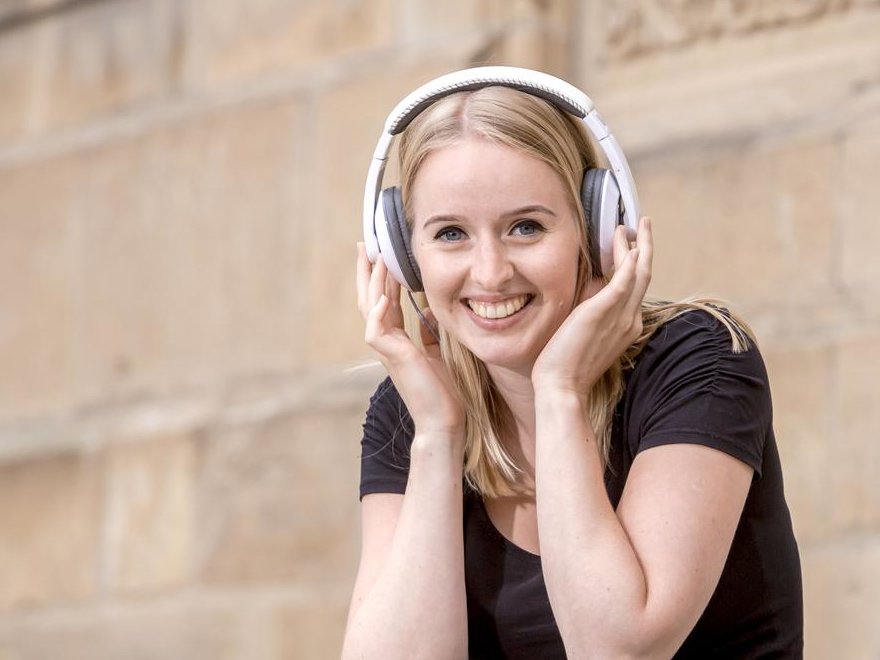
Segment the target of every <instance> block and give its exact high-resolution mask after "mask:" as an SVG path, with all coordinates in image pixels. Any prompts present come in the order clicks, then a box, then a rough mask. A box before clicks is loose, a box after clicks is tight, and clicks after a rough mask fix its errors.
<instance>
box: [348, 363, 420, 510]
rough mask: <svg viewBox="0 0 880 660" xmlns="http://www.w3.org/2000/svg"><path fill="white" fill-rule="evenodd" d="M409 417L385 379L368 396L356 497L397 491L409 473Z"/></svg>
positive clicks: (392, 387)
mask: <svg viewBox="0 0 880 660" xmlns="http://www.w3.org/2000/svg"><path fill="white" fill-rule="evenodd" d="M413 435H414V427H413V422H412V418H411V417H410V415H409V411H407V409H406V406H405V405H404V403H403V400H402V399H401V398H400V395H399V394H398V393H397V389H396V388H395V387H394V383H392V382H391V379H390V378H386V379H385V380H384V381H382V382H381V383H380V384H379V387H378V388H376V391H375V392H374V393H373V396H372V397H370V407H369V409H368V410H367V415H366V419H365V421H364V435H363V438H362V439H361V487H360V496H361V497H362V498H363V496H364V495H368V494H370V493H401V494H403V493H404V491H405V490H406V482H407V478H408V476H409V455H410V447H411V445H412V441H413Z"/></svg>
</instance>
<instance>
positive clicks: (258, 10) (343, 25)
mask: <svg viewBox="0 0 880 660" xmlns="http://www.w3.org/2000/svg"><path fill="white" fill-rule="evenodd" d="M395 4H396V3H394V2H392V0H371V1H367V0H354V1H352V2H323V1H321V0H304V1H301V2H296V3H290V2H286V1H285V0H258V1H254V2H247V3H242V2H226V3H217V2H212V1H211V0H194V1H193V2H189V3H187V4H186V9H185V10H184V11H185V19H184V20H185V21H186V34H187V44H186V53H185V71H186V79H187V84H188V85H189V86H192V87H202V86H215V85H223V84H229V83H232V82H233V81H241V80H247V79H253V78H256V77H260V76H267V75H269V76H273V75H284V76H288V75H306V74H308V73H310V72H313V71H314V70H315V69H316V68H317V67H322V66H326V65H330V64H333V65H338V64H339V63H341V62H346V61H352V60H353V58H355V57H358V58H363V57H365V56H368V55H370V54H373V53H377V52H379V51H381V50H382V49H386V48H389V47H390V46H391V45H392V44H393V43H394V41H395V31H394V28H395V18H394V15H393V12H394V7H395Z"/></svg>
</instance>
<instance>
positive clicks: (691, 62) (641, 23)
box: [574, 2, 880, 154]
mask: <svg viewBox="0 0 880 660" xmlns="http://www.w3.org/2000/svg"><path fill="white" fill-rule="evenodd" d="M627 4H629V3H627ZM640 4H642V5H643V6H642V8H640V9H639V10H637V11H636V12H635V13H636V15H635V16H628V17H626V16H621V15H620V14H621V13H622V12H628V11H629V9H630V8H629V7H627V8H626V9H622V10H621V9H618V8H615V9H614V10H605V8H604V7H603V6H602V5H601V3H587V5H588V6H587V7H586V8H585V10H584V11H583V12H581V15H580V16H581V34H583V35H584V38H582V39H580V40H578V41H577V42H575V44H574V46H575V53H576V54H575V55H574V60H575V61H576V62H582V63H584V64H583V76H584V79H585V81H586V82H585V84H586V83H587V82H588V83H589V88H590V90H591V93H592V95H593V99H594V100H595V101H596V102H597V103H598V105H599V108H600V110H601V111H602V112H603V115H604V116H605V117H606V119H607V120H608V121H610V122H612V123H611V125H612V126H613V127H615V131H616V132H617V137H618V139H619V140H620V141H621V143H622V144H623V146H624V148H627V149H629V150H630V151H631V153H633V154H635V153H636V152H640V153H657V152H658V151H661V150H666V149H668V148H670V147H671V148H678V147H680V146H685V147H688V148H690V147H697V148H699V147H702V146H709V147H712V146H723V145H724V144H725V143H727V142H729V141H730V140H738V139H742V138H747V139H750V138H752V137H754V136H767V135H781V136H783V137H785V136H788V135H791V131H792V129H797V128H803V127H806V126H815V127H824V128H826V129H831V130H834V129H835V128H837V129H838V130H839V129H841V128H843V127H845V125H846V123H847V120H848V118H849V117H852V116H853V115H852V114H850V112H851V111H852V110H855V109H856V108H857V107H858V106H859V105H861V104H863V103H865V102H866V101H868V103H867V104H866V105H867V106H870V104H871V102H872V101H871V100H870V99H871V92H870V90H871V86H870V85H869V84H866V83H865V81H868V80H873V79H874V78H875V76H876V67H875V63H876V61H877V59H878V53H880V44H878V42H877V39H876V38H875V35H876V32H877V28H878V25H880V13H878V12H877V11H876V9H875V8H871V9H865V10H864V11H841V12H834V13H829V15H827V16H824V17H822V18H821V20H812V21H807V22H792V23H790V24H787V25H786V24H785V23H784V22H783V23H782V24H780V25H766V26H763V27H762V29H756V30H754V31H746V32H744V33H739V34H737V35H736V36H730V35H727V36H722V35H723V34H724V30H725V29H726V28H729V27H730V26H731V24H732V23H734V22H735V21H734V20H733V15H730V16H728V17H727V19H724V20H723V21H721V23H720V24H717V25H716V26H714V27H712V26H711V25H704V26H702V27H703V28H707V29H708V32H704V33H703V34H698V35H696V36H695V38H686V39H683V40H681V41H680V42H679V43H675V42H676V40H677V38H676V37H673V38H672V39H671V40H669V41H667V43H665V44H661V45H660V47H659V48H653V47H652V46H651V44H650V40H651V39H650V35H657V34H665V35H668V36H673V35H677V34H680V31H683V32H685V33H686V32H687V31H689V30H690V29H691V28H692V27H696V28H697V31H699V30H700V29H701V28H700V26H698V25H695V23H698V22H699V21H698V20H695V19H696V17H697V16H698V15H699V14H700V13H701V11H705V10H706V9H708V11H710V12H714V11H715V10H716V9H718V8H720V7H722V6H725V7H729V4H728V3H720V2H707V3H702V4H701V5H700V9H699V10H696V11H695V9H696V8H697V5H694V6H690V5H685V4H674V3H665V4H664V5H660V4H659V3H656V2H645V3H640ZM779 4H781V3H774V4H773V5H772V6H773V7H777V6H778V5H779ZM784 4H786V5H792V6H793V5H796V4H798V3H796V2H786V3H784ZM800 4H801V5H805V4H807V3H800ZM845 4H849V5H850V6H852V3H831V2H824V3H815V4H814V5H813V6H814V7H819V6H820V5H821V6H822V9H826V8H828V7H830V6H831V5H837V7H838V8H840V7H842V6H844V5H845ZM750 5H751V7H750V8H749V9H748V10H744V11H743V12H740V10H739V9H737V10H736V11H735V12H734V13H735V14H736V15H739V14H740V13H754V12H755V11H758V10H757V9H756V8H757V7H759V5H761V3H757V2H756V3H750ZM716 28H719V29H716ZM646 42H648V43H646ZM621 50H625V51H627V52H626V53H625V54H621V53H620V51H621ZM873 103H876V101H873ZM832 108H833V110H831V109H832ZM868 112H870V110H868ZM866 114H867V113H866Z"/></svg>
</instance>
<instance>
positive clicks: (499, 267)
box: [471, 240, 514, 292]
mask: <svg viewBox="0 0 880 660" xmlns="http://www.w3.org/2000/svg"><path fill="white" fill-rule="evenodd" d="M473 256H474V262H473V264H471V278H472V279H473V280H474V283H476V284H477V285H479V286H480V287H481V288H482V289H483V290H484V291H487V292H492V291H501V290H502V289H503V287H504V285H505V284H507V282H508V281H510V279H511V278H512V277H513V271H514V267H513V262H512V261H511V259H510V255H509V254H508V251H507V248H506V247H505V246H504V245H503V244H502V243H501V242H500V241H497V240H488V241H484V242H481V243H480V245H479V248H478V249H477V250H475V251H474V255H473Z"/></svg>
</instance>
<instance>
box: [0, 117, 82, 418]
mask: <svg viewBox="0 0 880 660" xmlns="http://www.w3.org/2000/svg"><path fill="white" fill-rule="evenodd" d="M0 105H2V104H0ZM75 186H76V173H75V172H74V171H73V167H72V163H71V161H70V160H67V161H62V162H55V163H46V164H36V165H34V166H31V167H24V168H21V169H19V170H9V169H7V170H0V300H2V301H3V304H2V306H0V363H2V364H3V369H2V371H0V419H4V418H11V417H19V416H31V415H36V414H38V413H40V412H43V411H45V410H47V409H52V408H57V407H63V406H64V405H65V404H67V403H69V402H70V400H71V399H72V393H73V387H74V354H73V344H72V340H73V335H74V332H75V315H76V310H75V307H74V304H73V298H72V290H71V289H72V287H73V282H74V281H75V273H76V269H75V264H76V261H75V259H74V255H75V247H76V245H75V240H74V236H73V227H72V223H71V218H70V214H69V212H68V209H67V208H66V205H65V202H66V200H67V199H68V198H69V196H70V194H71V189H72V188H73V187H75Z"/></svg>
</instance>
